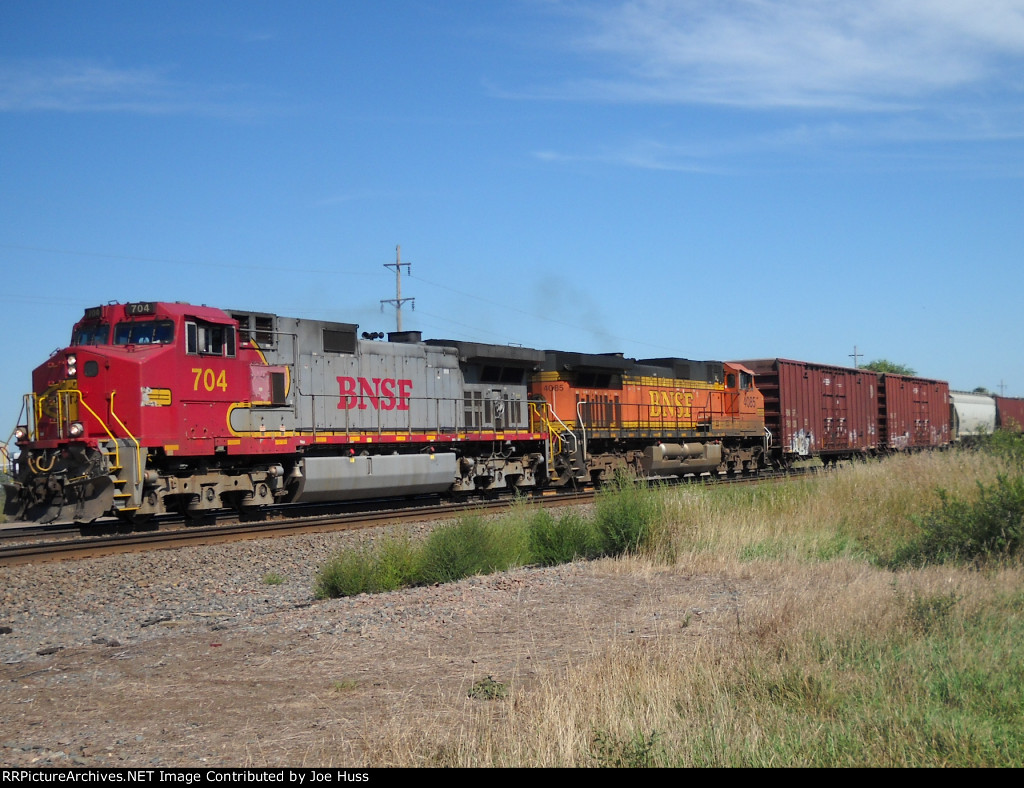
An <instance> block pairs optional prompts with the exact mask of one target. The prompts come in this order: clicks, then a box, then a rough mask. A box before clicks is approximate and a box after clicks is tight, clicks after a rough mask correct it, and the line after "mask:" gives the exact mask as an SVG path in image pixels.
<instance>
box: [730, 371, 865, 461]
mask: <svg viewBox="0 0 1024 788" xmlns="http://www.w3.org/2000/svg"><path fill="white" fill-rule="evenodd" d="M738 363H740V364H743V365H744V366H745V367H747V368H748V369H750V370H751V371H753V373H754V376H755V382H756V384H757V387H758V389H760V391H761V393H762V395H764V421H765V428H766V429H767V430H768V431H769V432H770V433H771V435H770V436H769V442H770V448H769V456H770V458H771V462H772V464H774V465H776V466H779V467H787V466H789V465H791V464H792V463H793V462H795V461H797V460H801V459H807V458H810V457H820V458H821V459H822V461H824V462H826V463H828V462H835V461H836V460H841V459H848V458H851V457H856V456H866V455H868V454H870V453H873V452H875V451H876V450H878V449H879V433H878V375H877V374H876V373H874V372H869V371H867V370H863V369H852V368H847V367H837V366H832V365H829V364H816V363H813V362H807V361H793V360H791V359H784V358H769V359H754V360H744V361H740V362H738Z"/></svg>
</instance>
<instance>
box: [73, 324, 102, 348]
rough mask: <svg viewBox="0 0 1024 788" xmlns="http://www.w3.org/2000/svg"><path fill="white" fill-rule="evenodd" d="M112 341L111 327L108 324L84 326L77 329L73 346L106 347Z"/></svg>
mask: <svg viewBox="0 0 1024 788" xmlns="http://www.w3.org/2000/svg"><path fill="white" fill-rule="evenodd" d="M109 341H110V326H108V325H107V324H106V323H95V324H93V325H83V326H79V327H78V328H76V329H75V332H74V334H73V335H72V337H71V344H72V345H105V344H107V343H108V342H109Z"/></svg>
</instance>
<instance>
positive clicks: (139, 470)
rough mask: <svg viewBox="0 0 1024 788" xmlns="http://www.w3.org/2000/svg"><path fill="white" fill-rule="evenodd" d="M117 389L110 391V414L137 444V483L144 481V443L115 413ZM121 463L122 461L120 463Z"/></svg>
mask: <svg viewBox="0 0 1024 788" xmlns="http://www.w3.org/2000/svg"><path fill="white" fill-rule="evenodd" d="M116 393H117V392H116V391H111V392H110V415H111V416H113V417H114V418H115V419H117V423H118V424H120V425H121V429H122V430H124V434H125V435H127V436H128V437H129V438H131V440H132V443H134V444H135V481H136V482H137V483H141V482H142V444H140V443H139V440H138V438H136V437H135V436H134V435H132V433H131V430H129V429H128V428H127V427H126V426H124V422H123V421H121V418H120V417H119V416H118V415H117V414H116V413H114V394H116ZM118 464H119V465H120V463H118Z"/></svg>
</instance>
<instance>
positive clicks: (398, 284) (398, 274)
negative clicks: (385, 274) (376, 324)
mask: <svg viewBox="0 0 1024 788" xmlns="http://www.w3.org/2000/svg"><path fill="white" fill-rule="evenodd" d="M403 265H404V266H405V272H406V273H407V274H408V275H409V276H412V263H403V262H402V247H401V246H396V247H395V262H393V263H384V267H385V268H394V269H395V297H394V298H385V299H382V300H381V302H380V311H381V312H383V311H384V304H394V305H395V318H396V320H397V325H398V330H399V331H401V330H402V304H405V303H407V302H411V303H412V308H413V309H415V308H416V299H415V298H402V266H403Z"/></svg>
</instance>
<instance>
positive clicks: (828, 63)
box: [561, 0, 1024, 110]
mask: <svg viewBox="0 0 1024 788" xmlns="http://www.w3.org/2000/svg"><path fill="white" fill-rule="evenodd" d="M580 13H581V14H582V18H583V22H584V28H585V29H584V30H583V31H582V32H581V33H580V35H578V36H577V37H576V38H575V39H574V41H573V42H572V44H573V46H574V47H575V48H576V50H577V51H578V52H581V53H583V54H585V55H587V56H590V57H591V58H593V59H594V61H595V63H600V64H601V65H600V66H598V68H599V69H600V70H602V71H604V72H605V73H604V75H603V76H595V77H593V78H590V79H587V80H583V81H577V82H574V83H571V84H568V83H567V84H565V85H563V86H562V87H561V90H562V91H564V92H565V93H566V95H569V94H576V95H577V96H580V97H589V98H604V99H608V100H616V101H659V102H682V103H701V104H727V105H738V106H745V107H824V108H839V109H845V110H878V109H895V108H906V107H910V106H914V105H916V104H917V103H919V102H924V101H928V100H929V99H931V98H933V97H936V96H947V95H948V94H949V93H950V92H951V91H957V90H961V89H967V88H969V89H972V90H978V89H981V90H993V91H1000V92H1002V91H1005V90H1008V89H1009V90H1013V91H1018V92H1019V90H1020V88H1021V87H1022V82H1021V79H1020V76H1019V74H1020V70H1021V69H1020V66H1021V63H1022V60H1024V0H856V1H855V2H842V1H838V2H821V1H820V0H721V1H720V2H709V1H707V0H630V2H624V3H615V4H614V5H610V6H609V5H603V6H598V7H596V8H595V7H592V6H590V7H584V8H583V10H581V12H580ZM1018 95H1019V93H1018Z"/></svg>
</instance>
